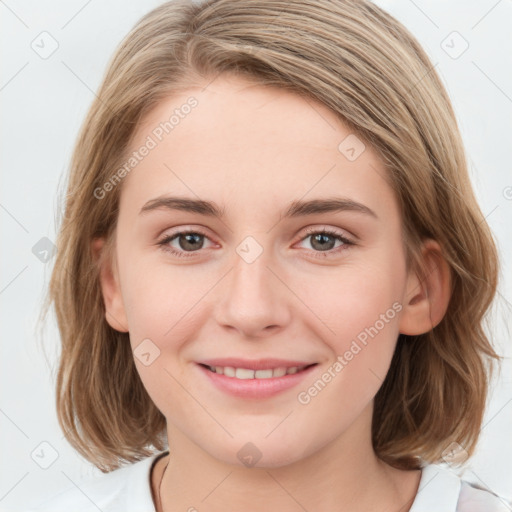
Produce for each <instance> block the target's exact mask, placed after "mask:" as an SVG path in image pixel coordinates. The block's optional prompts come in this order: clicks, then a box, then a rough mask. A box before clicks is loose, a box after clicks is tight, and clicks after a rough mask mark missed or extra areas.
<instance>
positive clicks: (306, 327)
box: [107, 75, 407, 467]
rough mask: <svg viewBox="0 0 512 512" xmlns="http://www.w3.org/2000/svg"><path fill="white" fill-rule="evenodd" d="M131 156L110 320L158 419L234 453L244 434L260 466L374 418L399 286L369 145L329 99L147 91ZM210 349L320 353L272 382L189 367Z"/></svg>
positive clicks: (237, 90) (297, 356) (225, 82)
mask: <svg viewBox="0 0 512 512" xmlns="http://www.w3.org/2000/svg"><path fill="white" fill-rule="evenodd" d="M205 85H206V84H205ZM190 97H193V98H195V102H194V101H189V103H188V104H189V105H192V104H194V106H192V107H190V108H186V107H184V105H187V99H188V98H190ZM176 109H178V113H177V114H176V112H175V111H176ZM173 112H174V113H175V114H176V115H175V119H174V121H171V122H172V123H173V127H172V129H169V125H165V122H169V118H170V116H171V115H172V114H173ZM162 123H163V124H162ZM162 126H164V127H166V128H167V132H168V133H167V132H166V130H165V129H164V128H162ZM148 137H149V138H148ZM150 139H151V141H152V142H150ZM144 145H146V147H149V150H148V151H144V150H142V151H139V150H140V148H141V147H142V146H144ZM351 148H352V149H351ZM133 151H139V154H142V153H145V156H143V157H142V158H140V161H139V160H137V163H136V165H135V166H134V167H133V170H131V171H130V173H129V174H128V175H127V176H126V177H125V178H124V180H123V182H122V193H121V199H120V210H119V218H118V227H117V234H116V258H117V274H116V276H117V281H116V282H117V283H118V287H117V288H116V289H115V290H114V292H113V295H114V296H117V297H118V300H117V301H116V300H114V301H113V302H112V303H111V305H110V315H107V317H110V318H111V321H112V322H113V320H112V319H114V318H115V321H116V322H117V323H116V324H115V325H116V326H117V327H118V326H119V325H124V326H125V327H126V330H128V331H129V333H130V342H131V345H132V348H133V350H134V354H135V363H136V366H137V370H138V372H139V374H140V377H141V379H142V382H143V383H144V386H145V387H146V389H147V391H148V393H149V395H150V396H151V398H152V399H153V401H154V402H155V404H156V405H157V407H158V408H159V409H160V410H161V411H162V413H163V414H164V415H165V417H166V418H167V422H168V429H169V432H171V431H172V430H174V431H176V432H180V433H181V434H183V435H184V436H186V437H187V438H188V439H189V440H191V441H192V442H193V443H195V444H196V445H197V446H199V447H200V448H202V449H203V450H204V451H205V452H206V453H208V454H210V455H211V456H213V457H215V458H216V459H218V460H221V461H224V462H227V463H232V464H238V465H240V464H241V459H240V458H239V452H240V450H241V449H242V448H243V447H244V446H245V448H243V449H245V450H253V449H254V448H247V447H246V443H248V442H251V443H252V444H253V445H254V446H255V447H257V450H258V451H259V452H260V453H261V454H262V456H261V459H260V461H259V462H258V463H257V466H268V467H272V466H278V465H282V464H285V463H291V462H293V461H296V460H299V459H302V458H304V457H307V456H309V455H311V454H313V453H315V452H317V451H319V450H321V449H322V448H324V447H326V446H327V445H328V444H329V443H333V442H335V441H336V440H337V439H339V438H341V437H342V436H343V434H344V433H345V432H347V431H348V430H349V429H350V428H353V427H354V425H357V424H358V422H361V421H363V418H364V422H365V428H366V427H369V425H368V421H369V420H370V419H371V417H370V416H368V414H363V412H364V411H368V409H369V408H371V407H372V404H373V402H372V401H373V397H374V396H375V394H376V392H377V391H378V389H379V387H380V386H381V384H382V381H383V379H384V377H385V375H386V373H387V371H388V368H389V365H390V361H391V358H392V355H393V351H394V348H395V344H396V340H397V337H398V334H399V332H400V321H401V316H402V313H403V312H402V311H401V310H402V304H403V302H404V301H405V294H406V288H407V273H406V267H405V254H404V249H403V243H402V237H401V232H402V229H401V218H400V213H399V209H398V205H397V202H396V199H395V197H394V194H393V192H392V190H391V188H390V187H389V185H388V183H387V182H386V181H385V179H384V176H385V170H384V167H383V165H382V164H381V162H380V161H379V158H378V157H377V154H376V153H375V152H373V151H372V149H371V148H370V147H369V146H368V145H366V147H364V146H363V145H362V141H360V140H358V139H357V138H355V136H354V134H352V133H351V131H350V130H349V129H348V128H347V127H345V126H344V125H343V124H342V123H341V121H340V120H338V118H337V117H336V116H335V114H334V113H332V112H331V111H330V110H329V109H328V108H327V107H325V106H323V105H321V104H319V103H315V102H313V101H311V100H307V101H306V100H305V99H302V98H301V97H299V96H297V95H294V94H292V93H289V92H286V91H284V90H281V89H275V88H268V87H262V86H259V85H254V84H253V83H251V82H248V81H245V80H243V79H241V78H236V77H232V76H231V77H229V76H226V75H224V76H220V77H218V78H217V79H216V80H214V81H213V82H212V83H210V85H208V87H207V88H206V89H204V90H202V89H201V88H197V89H195V88H192V89H190V90H188V91H187V92H185V93H183V94H176V95H174V96H172V97H169V98H167V99H165V100H164V101H162V102H161V103H160V104H158V105H157V106H156V108H155V109H154V110H153V111H152V112H151V113H150V114H149V115H147V117H146V118H145V119H144V120H143V122H142V123H141V124H140V125H139V127H138V130H137V132H136V136H135V138H134V140H133V143H132V145H131V152H133ZM170 197H173V198H180V199H186V200H188V201H199V200H201V201H205V202H210V203H213V205H214V206H215V207H217V208H218V210H219V212H218V213H219V216H215V215H212V214H211V212H212V211H213V208H212V207H210V208H202V209H201V208H198V207H196V208H195V209H187V208H185V206H186V204H187V203H186V202H181V203H179V202H172V201H170V200H168V201H167V202H166V201H165V198H170ZM158 200H162V201H160V202H157V201H158ZM327 200H330V201H331V202H330V203H322V202H323V201H327ZM334 201H340V203H339V205H340V206H339V207H338V208H336V209H332V208H330V207H329V206H331V207H332V205H333V204H334V203H333V202H334ZM309 202H311V203H310V204H309V207H308V206H307V205H306V206H304V205H303V206H302V207H301V206H300V204H299V203H309ZM188 204H189V205H190V204H191V203H188ZM322 204H323V205H324V207H323V208H322V207H321V206H322ZM326 206H327V207H326ZM291 210H293V211H291ZM220 214H222V215H220ZM183 232H185V234H183ZM187 232H188V234H186V233H187ZM180 233H181V234H180ZM322 233H324V234H322ZM116 304H117V305H116ZM223 358H240V359H244V360H248V361H249V362H247V364H245V366H249V368H248V369H249V370H250V369H251V368H250V363H251V362H252V363H254V362H258V361H259V362H261V361H260V360H263V359H269V358H272V359H279V360H283V361H287V363H283V364H284V367H290V366H292V363H294V362H298V363H300V365H301V366H302V365H311V364H313V363H315V364H314V366H311V367H310V368H308V369H307V370H305V371H300V372H297V373H296V374H292V375H286V376H284V377H273V378H272V379H271V380H272V383H270V381H267V382H265V379H263V378H261V379H260V378H258V379H256V380H253V381H252V382H248V380H245V379H241V378H238V376H239V377H243V376H244V375H245V376H248V374H247V373H246V372H243V371H242V372H238V374H237V376H235V377H228V376H226V375H214V374H213V373H212V372H211V371H210V370H208V369H206V368H205V367H203V366H201V365H200V364H199V363H201V362H205V361H210V360H212V359H223ZM267 363H268V361H267ZM281 363H282V361H281ZM242 364H244V363H243V362H241V363H240V364H238V365H237V364H235V366H238V367H240V368H241V367H242ZM221 366H224V365H221ZM268 366H271V367H275V366H280V363H279V362H277V364H276V363H274V364H267V365H266V366H265V361H263V367H264V368H265V367H268ZM223 371H224V373H229V370H223ZM292 372H293V370H292ZM249 375H250V374H249ZM258 375H261V376H263V374H261V373H260V374H258ZM267 375H268V374H267ZM254 376H257V375H256V374H254ZM227 379H231V382H230V383H229V382H228V383H227V384H226V380H227ZM234 379H236V381H237V382H236V383H235V384H236V385H235V384H233V381H234ZM283 382H285V384H284V385H283ZM223 383H224V384H223ZM224 386H227V387H224ZM205 432H208V436H205ZM170 442H171V441H170ZM237 454H238V456H237Z"/></svg>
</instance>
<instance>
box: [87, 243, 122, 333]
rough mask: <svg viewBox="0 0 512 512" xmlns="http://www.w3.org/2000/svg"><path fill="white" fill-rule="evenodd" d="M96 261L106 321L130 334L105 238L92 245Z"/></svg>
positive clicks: (117, 329) (117, 280)
mask: <svg viewBox="0 0 512 512" xmlns="http://www.w3.org/2000/svg"><path fill="white" fill-rule="evenodd" d="M91 250H92V254H93V258H94V261H95V263H96V265H98V267H99V280H100V285H101V292H102V295H103V301H104V302H105V319H106V321H107V322H108V324H109V325H110V327H112V328H113V329H115V330H116V331H119V332H128V327H127V326H128V322H127V318H126V313H125V309H124V303H123V297H122V295H121V288H120V286H119V279H118V276H117V274H116V275H114V270H113V268H112V263H111V260H110V257H109V255H108V254H104V251H106V250H107V248H106V245H105V239H104V238H95V239H94V240H93V241H92V243H91Z"/></svg>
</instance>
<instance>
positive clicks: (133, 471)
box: [27, 452, 511, 512]
mask: <svg viewBox="0 0 512 512" xmlns="http://www.w3.org/2000/svg"><path fill="white" fill-rule="evenodd" d="M164 453H167V452H164ZM164 453H159V454H156V455H154V456H152V457H148V458H146V459H144V460H141V461H139V462H136V463H134V464H131V465H129V466H125V467H122V468H120V469H117V470H115V471H112V472H110V473H104V474H102V475H99V476H96V477H89V478H87V479H85V480H82V481H80V482H77V484H76V486H75V485H73V486H72V487H70V488H69V489H64V490H63V491H61V492H60V493H59V494H57V495H55V496H53V497H51V498H49V499H46V500H45V501H44V502H43V503H42V504H41V505H39V506H38V507H37V508H32V509H31V510H28V511H27V512H70V511H73V512H98V510H101V511H102V512H155V506H154V504H153V499H152V497H151V467H152V464H153V462H155V461H156V459H157V458H158V457H160V456H162V455H164ZM506 503H507V502H506V500H504V499H503V498H500V497H498V496H497V495H495V494H492V493H491V492H489V491H485V490H483V489H478V488H476V487H474V486H473V485H472V484H470V483H468V482H466V481H464V480H461V479H460V477H458V476H457V475H455V474H454V473H452V472H451V471H450V470H448V469H445V468H442V467H440V466H436V465H433V464H432V465H428V466H425V467H424V468H423V469H422V472H421V479H420V485H419V488H418V492H417V494H416V497H415V499H414V502H413V504H412V507H411V508H410V511H409V512H510V510H511V508H509V507H510V505H509V506H507V505H506Z"/></svg>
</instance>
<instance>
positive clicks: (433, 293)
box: [399, 240, 451, 336]
mask: <svg viewBox="0 0 512 512" xmlns="http://www.w3.org/2000/svg"><path fill="white" fill-rule="evenodd" d="M422 261H423V264H424V267H425V274H424V275H423V276H422V277H421V278H420V277H419V276H418V275H417V274H416V273H415V272H413V271H411V274H410V275H409V276H408V280H407V291H406V294H405V300H404V308H403V312H402V316H401V318H400V326H399V329H400V333H401V334H407V335H411V336H413V335H419V334H424V333H426V332H429V331H431V330H432V329H433V328H434V327H435V326H436V325H438V324H439V322H441V320H442V319H443V317H444V315H445V314H446V310H447V309H448V304H449V302H450V297H451V272H450V267H449V265H448V263H447V262H446V260H445V258H444V256H443V252H442V249H441V247H440V245H439V244H438V243H437V242H436V241H434V240H427V241H425V242H424V244H423V248H422Z"/></svg>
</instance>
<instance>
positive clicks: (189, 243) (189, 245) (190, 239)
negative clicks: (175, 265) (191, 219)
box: [180, 233, 202, 250]
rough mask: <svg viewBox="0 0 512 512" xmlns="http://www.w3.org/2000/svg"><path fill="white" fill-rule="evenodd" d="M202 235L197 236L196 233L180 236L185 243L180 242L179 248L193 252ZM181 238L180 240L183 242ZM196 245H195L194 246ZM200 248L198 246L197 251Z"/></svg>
mask: <svg viewBox="0 0 512 512" xmlns="http://www.w3.org/2000/svg"><path fill="white" fill-rule="evenodd" d="M201 236H202V235H199V234H197V233H187V234H186V235H182V237H183V238H184V239H185V243H184V244H183V243H181V240H180V247H181V248H182V249H184V250H187V249H190V250H194V249H197V248H198V245H197V242H198V241H200V239H201ZM183 238H182V240H183ZM194 243H196V245H194ZM201 247H202V244H200V246H199V249H200V248H201Z"/></svg>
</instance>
